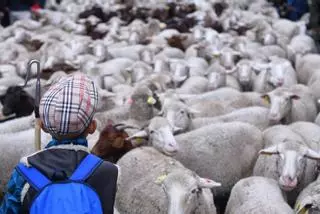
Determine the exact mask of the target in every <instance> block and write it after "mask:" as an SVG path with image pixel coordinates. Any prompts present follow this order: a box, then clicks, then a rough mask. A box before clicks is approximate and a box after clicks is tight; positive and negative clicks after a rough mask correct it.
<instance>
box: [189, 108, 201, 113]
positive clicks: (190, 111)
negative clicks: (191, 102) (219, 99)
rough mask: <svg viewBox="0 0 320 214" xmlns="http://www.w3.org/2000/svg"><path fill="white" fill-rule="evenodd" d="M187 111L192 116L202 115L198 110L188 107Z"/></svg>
mask: <svg viewBox="0 0 320 214" xmlns="http://www.w3.org/2000/svg"><path fill="white" fill-rule="evenodd" d="M187 110H188V112H189V113H190V114H200V113H201V111H198V110H196V109H194V108H191V107H188V108H187Z"/></svg>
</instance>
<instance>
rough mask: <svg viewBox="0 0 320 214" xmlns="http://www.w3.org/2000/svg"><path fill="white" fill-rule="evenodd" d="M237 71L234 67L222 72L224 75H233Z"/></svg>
mask: <svg viewBox="0 0 320 214" xmlns="http://www.w3.org/2000/svg"><path fill="white" fill-rule="evenodd" d="M237 70H238V67H237V66H234V67H233V68H232V69H231V70H224V73H225V74H233V73H234V72H236V71H237Z"/></svg>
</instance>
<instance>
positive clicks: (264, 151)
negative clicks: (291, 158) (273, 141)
mask: <svg viewBox="0 0 320 214" xmlns="http://www.w3.org/2000/svg"><path fill="white" fill-rule="evenodd" d="M274 154H279V150H278V145H275V146H271V147H268V148H265V149H262V150H260V151H259V155H274Z"/></svg>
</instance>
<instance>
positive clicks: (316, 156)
mask: <svg viewBox="0 0 320 214" xmlns="http://www.w3.org/2000/svg"><path fill="white" fill-rule="evenodd" d="M304 156H305V157H306V158H310V159H312V160H320V153H318V152H316V151H314V150H312V149H307V151H306V154H305V155H304Z"/></svg>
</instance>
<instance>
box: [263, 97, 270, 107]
mask: <svg viewBox="0 0 320 214" xmlns="http://www.w3.org/2000/svg"><path fill="white" fill-rule="evenodd" d="M262 99H263V101H264V103H265V104H267V105H269V104H270V97H269V96H268V95H263V96H262Z"/></svg>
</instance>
